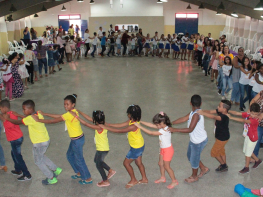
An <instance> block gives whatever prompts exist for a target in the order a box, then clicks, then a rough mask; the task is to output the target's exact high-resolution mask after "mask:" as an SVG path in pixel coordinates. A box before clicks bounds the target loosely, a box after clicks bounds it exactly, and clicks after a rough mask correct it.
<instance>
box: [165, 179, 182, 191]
mask: <svg viewBox="0 0 263 197" xmlns="http://www.w3.org/2000/svg"><path fill="white" fill-rule="evenodd" d="M173 183H176V185H168V186H167V189H173V188H174V187H176V186H177V185H179V183H178V181H177V180H176V181H175V182H173Z"/></svg>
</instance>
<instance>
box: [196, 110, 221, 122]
mask: <svg viewBox="0 0 263 197" xmlns="http://www.w3.org/2000/svg"><path fill="white" fill-rule="evenodd" d="M212 111H213V110H212ZM215 112H216V110H215ZM198 114H200V115H203V116H205V117H207V118H211V119H214V120H218V121H221V120H222V118H221V117H220V116H216V115H213V114H210V113H207V112H204V111H203V110H198Z"/></svg>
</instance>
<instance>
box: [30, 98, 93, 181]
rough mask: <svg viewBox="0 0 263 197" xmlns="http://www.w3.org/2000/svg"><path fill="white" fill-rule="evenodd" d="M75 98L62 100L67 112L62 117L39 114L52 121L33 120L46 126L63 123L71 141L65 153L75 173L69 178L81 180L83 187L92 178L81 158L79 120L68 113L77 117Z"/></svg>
mask: <svg viewBox="0 0 263 197" xmlns="http://www.w3.org/2000/svg"><path fill="white" fill-rule="evenodd" d="M76 98H77V95H76V94H73V95H68V96H66V97H65V98H64V108H65V110H66V111H67V113H65V114H63V115H59V114H48V113H44V112H41V113H42V114H43V115H44V116H49V117H51V118H53V119H49V120H43V119H38V118H37V117H35V120H36V121H37V122H42V123H47V124H52V123H58V122H62V121H65V123H66V126H67V129H68V134H69V137H70V139H71V141H70V144H69V148H68V151H67V159H68V162H69V163H70V165H71V167H72V168H73V170H74V172H75V173H76V174H75V175H72V176H71V178H72V179H78V178H81V180H80V181H79V183H80V184H82V185H85V184H91V183H92V178H91V175H90V172H89V169H88V167H87V165H86V162H85V160H84V157H83V146H84V144H85V136H84V134H83V131H82V129H81V126H80V122H79V120H78V119H77V118H76V117H74V116H73V115H72V114H71V113H70V111H72V112H75V113H76V114H77V115H78V112H77V110H76V109H75V105H76Z"/></svg>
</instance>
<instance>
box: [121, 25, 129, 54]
mask: <svg viewBox="0 0 263 197" xmlns="http://www.w3.org/2000/svg"><path fill="white" fill-rule="evenodd" d="M130 37H131V36H129V35H128V31H127V30H126V31H125V32H124V34H123V35H122V39H121V44H122V45H123V52H122V56H125V54H126V51H127V44H128V39H129V38H130Z"/></svg>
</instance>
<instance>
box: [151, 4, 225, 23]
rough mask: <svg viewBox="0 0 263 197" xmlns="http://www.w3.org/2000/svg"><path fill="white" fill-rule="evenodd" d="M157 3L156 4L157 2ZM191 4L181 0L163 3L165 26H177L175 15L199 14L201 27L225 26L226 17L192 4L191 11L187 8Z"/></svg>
mask: <svg viewBox="0 0 263 197" xmlns="http://www.w3.org/2000/svg"><path fill="white" fill-rule="evenodd" d="M155 3H156V2H155ZM188 4H189V3H185V2H182V1H179V0H173V1H172V0H170V1H168V2H167V3H163V10H164V11H163V13H164V25H174V24H175V13H198V14H199V21H198V24H199V25H225V23H226V16H225V15H219V16H217V15H216V12H214V11H211V10H208V9H202V10H200V9H198V6H195V5H193V4H191V8H192V9H190V10H187V9H186V7H187V6H188Z"/></svg>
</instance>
